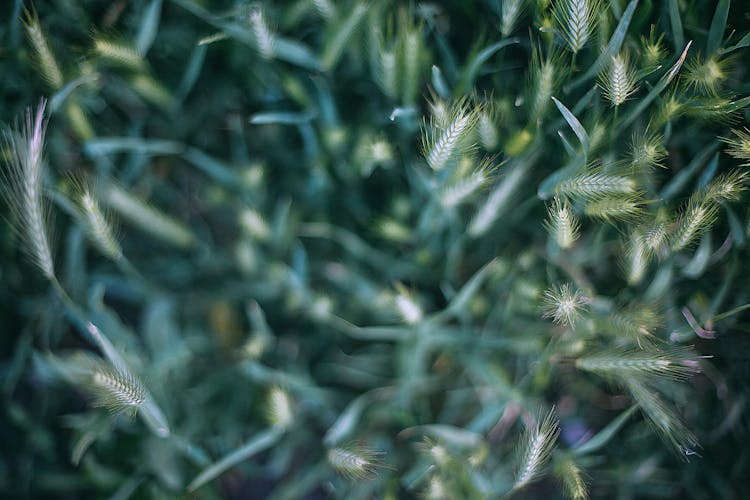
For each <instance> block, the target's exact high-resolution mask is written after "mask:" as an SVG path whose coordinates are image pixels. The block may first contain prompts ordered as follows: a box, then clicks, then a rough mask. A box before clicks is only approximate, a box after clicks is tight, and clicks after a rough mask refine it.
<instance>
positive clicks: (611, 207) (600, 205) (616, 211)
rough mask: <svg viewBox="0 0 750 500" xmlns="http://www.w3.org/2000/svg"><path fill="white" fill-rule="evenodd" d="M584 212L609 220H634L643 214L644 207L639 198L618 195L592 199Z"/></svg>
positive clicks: (590, 215)
mask: <svg viewBox="0 0 750 500" xmlns="http://www.w3.org/2000/svg"><path fill="white" fill-rule="evenodd" d="M583 213H584V214H586V215H588V216H589V217H593V218H596V219H602V220H604V221H607V222H611V221H612V220H622V221H632V220H635V219H637V218H638V217H640V216H641V215H642V214H643V207H642V202H641V201H640V200H639V199H638V198H635V197H620V196H616V197H611V198H609V197H608V198H601V199H598V200H592V201H590V202H589V203H587V204H586V205H585V206H584V207H583Z"/></svg>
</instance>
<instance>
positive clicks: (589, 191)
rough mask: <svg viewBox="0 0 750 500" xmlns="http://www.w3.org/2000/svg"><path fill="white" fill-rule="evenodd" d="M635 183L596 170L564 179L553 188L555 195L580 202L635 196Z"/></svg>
mask: <svg viewBox="0 0 750 500" xmlns="http://www.w3.org/2000/svg"><path fill="white" fill-rule="evenodd" d="M636 193H637V185H636V181H635V179H633V178H630V177H626V176H624V175H615V174H605V173H602V172H600V171H598V169H592V170H591V171H589V172H587V173H584V174H581V175H578V176H576V177H572V178H570V179H565V180H563V181H561V182H560V183H558V184H557V185H556V186H555V194H557V195H560V196H568V197H571V198H574V199H581V200H588V201H591V200H598V199H601V198H604V197H606V196H613V195H614V196H617V195H635V194H636Z"/></svg>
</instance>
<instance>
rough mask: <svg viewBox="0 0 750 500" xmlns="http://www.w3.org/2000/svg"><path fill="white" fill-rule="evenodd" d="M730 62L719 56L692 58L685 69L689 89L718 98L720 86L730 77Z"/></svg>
mask: <svg viewBox="0 0 750 500" xmlns="http://www.w3.org/2000/svg"><path fill="white" fill-rule="evenodd" d="M729 63H730V60H729V59H726V58H725V59H720V58H718V57H717V56H710V57H708V58H705V59H704V58H702V57H701V56H700V54H698V55H697V56H695V57H693V58H691V59H690V60H689V61H688V63H687V64H686V68H685V76H684V79H685V82H686V83H687V86H688V87H691V88H693V89H695V90H696V91H698V92H701V93H703V94H705V95H711V96H716V95H717V92H718V90H719V87H720V85H721V84H722V82H724V80H726V79H727V78H728V77H729V72H730V64H729Z"/></svg>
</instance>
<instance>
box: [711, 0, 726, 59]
mask: <svg viewBox="0 0 750 500" xmlns="http://www.w3.org/2000/svg"><path fill="white" fill-rule="evenodd" d="M728 16H729V0H719V2H718V3H717V4H716V11H714V18H713V19H712V20H711V29H709V30H708V40H707V41H706V54H713V53H715V52H716V51H717V50H719V47H720V46H721V40H722V38H723V37H724V30H725V29H726V26H727V17H728Z"/></svg>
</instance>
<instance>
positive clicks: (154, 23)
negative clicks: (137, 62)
mask: <svg viewBox="0 0 750 500" xmlns="http://www.w3.org/2000/svg"><path fill="white" fill-rule="evenodd" d="M161 4H162V0H151V3H150V4H149V6H148V7H146V12H145V13H144V14H143V20H142V21H141V29H140V30H138V36H137V37H136V39H135V50H136V51H137V52H138V53H139V54H140V55H142V56H143V55H145V54H146V52H148V49H150V48H151V44H153V43H154V39H155V38H156V33H157V32H158V31H159V18H160V17H161Z"/></svg>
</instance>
